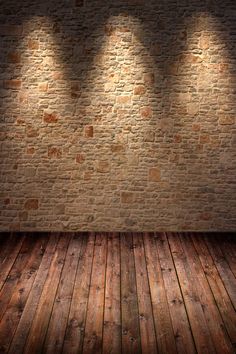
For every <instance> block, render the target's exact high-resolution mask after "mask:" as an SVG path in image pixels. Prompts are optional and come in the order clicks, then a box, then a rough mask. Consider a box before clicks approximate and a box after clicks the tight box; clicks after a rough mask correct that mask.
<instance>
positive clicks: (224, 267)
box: [203, 234, 236, 310]
mask: <svg viewBox="0 0 236 354" xmlns="http://www.w3.org/2000/svg"><path fill="white" fill-rule="evenodd" d="M203 237H204V239H205V241H206V244H207V246H208V249H209V251H210V254H211V256H212V258H213V260H214V263H215V265H216V268H217V270H218V272H219V274H220V276H221V279H222V281H223V283H224V286H225V288H226V290H227V292H228V294H229V296H230V299H231V301H232V303H233V306H234V309H235V310H236V278H235V276H234V274H233V273H232V271H231V269H230V267H229V265H228V263H227V261H226V259H225V257H224V254H223V253H222V250H221V249H220V247H219V245H218V244H217V242H216V241H215V240H214V238H213V237H211V236H207V235H206V234H205V235H204V236H203Z"/></svg>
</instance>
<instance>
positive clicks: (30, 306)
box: [9, 234, 59, 354]
mask: <svg viewBox="0 0 236 354" xmlns="http://www.w3.org/2000/svg"><path fill="white" fill-rule="evenodd" d="M58 237H59V235H58V234H51V235H50V237H49V240H48V244H47V247H46V250H45V252H44V256H43V259H42V262H41V264H40V267H39V269H38V271H37V274H36V277H35V280H34V284H33V286H32V289H31V291H30V294H29V297H28V299H27V302H26V305H25V307H24V311H23V313H22V315H21V318H20V322H19V324H18V327H17V329H16V332H15V335H14V337H13V340H12V343H11V346H10V349H9V353H11V354H15V353H22V352H23V350H24V346H25V343H26V340H27V337H28V333H29V330H30V327H31V324H32V322H33V318H34V315H35V312H36V308H37V305H38V302H39V299H40V296H41V293H42V290H43V286H44V283H45V280H46V278H47V275H48V272H49V269H50V264H51V262H52V259H53V257H54V253H55V250H56V247H57V242H58Z"/></svg>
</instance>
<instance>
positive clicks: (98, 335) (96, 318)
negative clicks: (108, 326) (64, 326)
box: [83, 234, 107, 354]
mask: <svg viewBox="0 0 236 354" xmlns="http://www.w3.org/2000/svg"><path fill="white" fill-rule="evenodd" d="M106 258H107V237H106V235H104V234H97V235H96V240H95V247H94V258H93V268H92V275H91V283H90V291H89V298H88V309H87V316H86V324H85V334H84V343H83V353H84V354H98V353H101V352H102V333H103V314H104V295H105V276H106Z"/></svg>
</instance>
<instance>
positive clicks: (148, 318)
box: [133, 233, 157, 354]
mask: <svg viewBox="0 0 236 354" xmlns="http://www.w3.org/2000/svg"><path fill="white" fill-rule="evenodd" d="M133 245H134V260H135V271H136V283H137V294H138V308H139V325H140V337H141V345H142V354H145V353H146V354H150V353H152V354H156V353H157V341H156V333H155V326H154V320H153V311H152V303H151V296H150V288H149V281H148V274H147V266H146V258H145V252H144V245H143V236H142V234H138V233H135V234H134V235H133Z"/></svg>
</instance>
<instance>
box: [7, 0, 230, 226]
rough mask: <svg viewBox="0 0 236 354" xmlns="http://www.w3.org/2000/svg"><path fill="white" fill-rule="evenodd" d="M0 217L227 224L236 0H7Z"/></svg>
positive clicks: (29, 222) (13, 221)
mask: <svg viewBox="0 0 236 354" xmlns="http://www.w3.org/2000/svg"><path fill="white" fill-rule="evenodd" d="M0 6H1V11H0V68H1V70H0V124H1V130H0V146H1V149H0V164H1V165H0V166H1V168H0V184H1V188H0V205H1V207H0V224H1V230H9V229H10V230H140V231H141V230H235V229H236V183H235V181H236V156H235V155H236V137H235V132H236V129H235V112H236V97H235V93H236V87H235V85H236V50H235V49H236V3H235V1H231V0H226V1H224V2H222V1H203V0H193V1H186V0H179V1H177V0H160V1H154V0H153V1H152V0H132V1H131V0H130V1H121V0H116V1H106V0H84V2H83V1H82V0H50V1H49V0H47V1H46V0H41V1H40V0H37V1H36V0H33V1H32V0H31V1H30V0H24V1H23V0H9V1H5V2H1V5H0Z"/></svg>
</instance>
